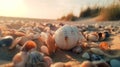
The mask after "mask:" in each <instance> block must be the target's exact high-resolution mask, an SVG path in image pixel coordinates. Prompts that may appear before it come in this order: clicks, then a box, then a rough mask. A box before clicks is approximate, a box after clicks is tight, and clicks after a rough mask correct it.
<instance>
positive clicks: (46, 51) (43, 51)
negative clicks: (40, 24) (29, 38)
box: [40, 46, 50, 55]
mask: <svg viewBox="0 0 120 67" xmlns="http://www.w3.org/2000/svg"><path fill="white" fill-rule="evenodd" d="M40 50H41V52H42V53H44V54H46V55H50V53H49V49H48V48H47V46H41V47H40Z"/></svg>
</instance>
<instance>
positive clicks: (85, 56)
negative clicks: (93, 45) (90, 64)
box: [82, 52, 90, 59]
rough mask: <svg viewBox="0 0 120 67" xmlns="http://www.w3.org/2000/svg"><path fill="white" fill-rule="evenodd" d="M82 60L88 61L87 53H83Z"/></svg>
mask: <svg viewBox="0 0 120 67" xmlns="http://www.w3.org/2000/svg"><path fill="white" fill-rule="evenodd" d="M82 58H84V59H90V56H89V54H88V53H87V52H85V53H83V55H82Z"/></svg>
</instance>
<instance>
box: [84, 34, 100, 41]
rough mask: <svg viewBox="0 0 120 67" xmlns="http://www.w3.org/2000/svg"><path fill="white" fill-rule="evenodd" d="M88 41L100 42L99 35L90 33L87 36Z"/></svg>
mask: <svg viewBox="0 0 120 67" xmlns="http://www.w3.org/2000/svg"><path fill="white" fill-rule="evenodd" d="M86 38H87V40H89V41H98V40H99V36H98V34H97V33H95V32H93V33H90V34H88V35H87V36H86Z"/></svg>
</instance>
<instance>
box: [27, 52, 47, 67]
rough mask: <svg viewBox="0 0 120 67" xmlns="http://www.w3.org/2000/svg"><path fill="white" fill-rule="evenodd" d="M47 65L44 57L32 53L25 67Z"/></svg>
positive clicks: (40, 54) (37, 53)
mask: <svg viewBox="0 0 120 67" xmlns="http://www.w3.org/2000/svg"><path fill="white" fill-rule="evenodd" d="M41 65H44V66H46V65H45V62H44V55H43V54H42V53H40V52H38V51H32V52H30V53H29V54H28V58H27V62H26V66H25V67H36V66H41Z"/></svg>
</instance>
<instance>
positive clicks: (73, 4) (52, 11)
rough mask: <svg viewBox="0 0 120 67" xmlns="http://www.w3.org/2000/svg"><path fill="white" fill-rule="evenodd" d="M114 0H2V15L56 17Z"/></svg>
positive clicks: (0, 6) (0, 9) (0, 2)
mask: <svg viewBox="0 0 120 67" xmlns="http://www.w3.org/2000/svg"><path fill="white" fill-rule="evenodd" d="M112 2H113V0H0V16H12V17H30V18H46V19H56V18H59V17H61V16H62V15H66V14H67V13H69V12H73V13H74V14H75V15H78V14H79V13H80V9H85V8H86V7H87V6H93V5H94V4H97V5H101V6H103V5H108V4H111V3H112Z"/></svg>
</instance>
